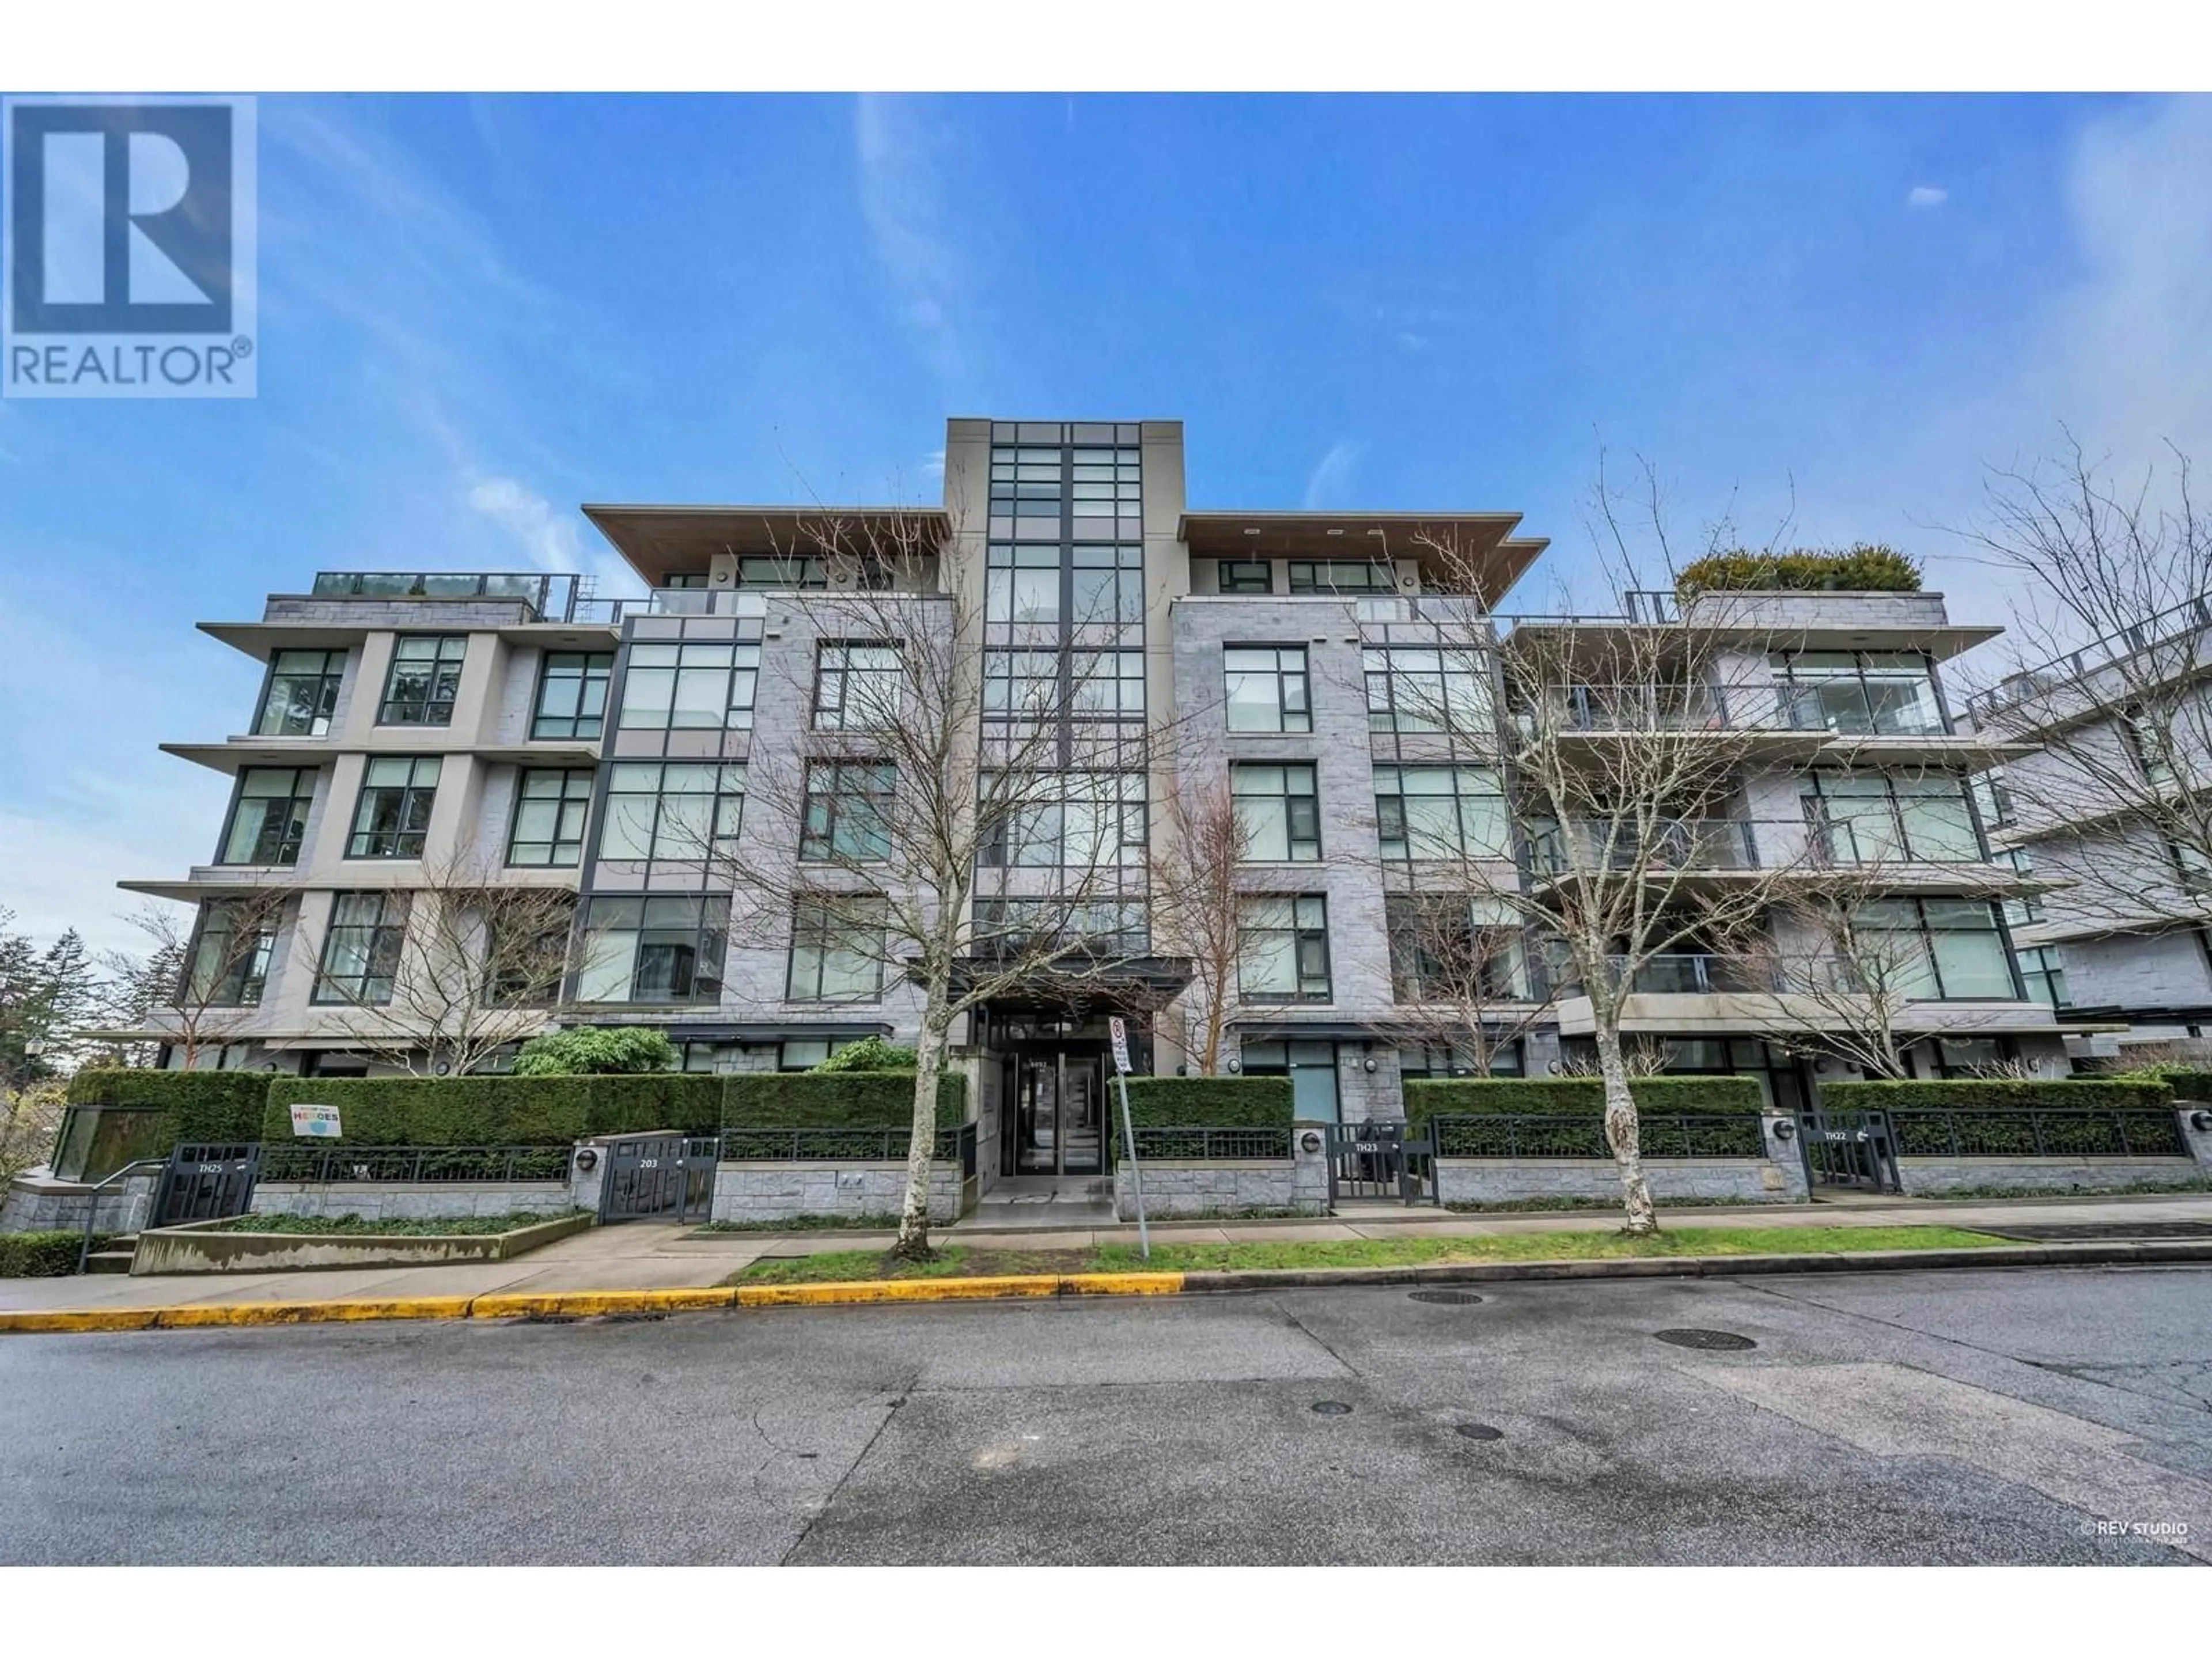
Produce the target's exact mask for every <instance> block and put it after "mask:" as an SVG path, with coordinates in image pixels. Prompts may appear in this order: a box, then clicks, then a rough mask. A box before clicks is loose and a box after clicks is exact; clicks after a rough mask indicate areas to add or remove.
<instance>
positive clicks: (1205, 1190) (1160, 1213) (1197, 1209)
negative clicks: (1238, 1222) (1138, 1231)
mask: <svg viewBox="0 0 2212 1659" xmlns="http://www.w3.org/2000/svg"><path fill="white" fill-rule="evenodd" d="M1297 1169H1298V1166H1297V1164H1296V1163H1294V1162H1293V1161H1292V1160H1291V1159H1289V1158H1250V1159H1226V1158H1225V1159H1222V1160H1220V1161H1218V1162H1215V1163H1210V1164H1200V1163H1196V1162H1185V1161H1183V1160H1182V1159H1168V1158H1146V1160H1145V1170H1144V1174H1145V1215H1146V1218H1147V1219H1150V1220H1153V1221H1161V1220H1167V1219H1171V1218H1174V1217H1176V1216H1212V1215H1219V1216H1228V1215H1236V1214H1238V1213H1239V1212H1243V1211H1247V1210H1296V1211H1297V1212H1299V1213H1301V1214H1304V1215H1326V1214H1327V1213H1328V1186H1327V1184H1326V1182H1327V1176H1326V1175H1324V1176H1323V1185H1322V1188H1321V1190H1320V1191H1319V1192H1318V1193H1315V1192H1314V1191H1313V1190H1312V1189H1311V1188H1305V1189H1304V1190H1303V1191H1302V1190H1301V1188H1300V1187H1299V1184H1298V1182H1297ZM1114 1213H1115V1215H1116V1216H1118V1217H1119V1218H1121V1220H1123V1221H1134V1220H1135V1219H1136V1218H1137V1191H1136V1185H1135V1183H1134V1182H1133V1180H1132V1179H1131V1177H1130V1172H1129V1166H1128V1165H1127V1164H1116V1165H1115V1168H1114Z"/></svg>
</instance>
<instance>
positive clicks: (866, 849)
mask: <svg viewBox="0 0 2212 1659" xmlns="http://www.w3.org/2000/svg"><path fill="white" fill-rule="evenodd" d="M897 781H898V769H897V768H896V767H895V766H890V765H887V764H884V763H880V762H876V761H810V762H809V763H807V767H806V809H805V821H804V823H802V824H801V826H800V829H799V857H800V859H801V860H805V861H806V862H808V863H811V864H824V863H832V862H835V863H860V864H870V863H881V862H882V861H883V860H885V859H888V858H889V857H890V855H891V842H890V805H891V791H892V790H893V788H894V787H896V784H897Z"/></svg>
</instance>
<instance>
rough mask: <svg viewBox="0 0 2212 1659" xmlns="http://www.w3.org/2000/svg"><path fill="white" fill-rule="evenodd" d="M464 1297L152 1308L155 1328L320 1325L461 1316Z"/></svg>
mask: <svg viewBox="0 0 2212 1659" xmlns="http://www.w3.org/2000/svg"><path fill="white" fill-rule="evenodd" d="M468 1310H469V1298H468V1297H465V1296H418V1297H403V1298H400V1299H398V1300H397V1301H392V1302H226V1303H212V1304H204V1305H201V1306H191V1307H182V1308H157V1309H155V1310H153V1311H154V1320H153V1323H154V1325H155V1328H157V1329H160V1330H165V1331H176V1330H191V1329H195V1328H205V1327H207V1326H210V1325H216V1326H225V1325H319V1324H324V1323H325V1322H331V1321H337V1320H356V1319H460V1318H463V1317H465V1316H466V1315H467V1313H468Z"/></svg>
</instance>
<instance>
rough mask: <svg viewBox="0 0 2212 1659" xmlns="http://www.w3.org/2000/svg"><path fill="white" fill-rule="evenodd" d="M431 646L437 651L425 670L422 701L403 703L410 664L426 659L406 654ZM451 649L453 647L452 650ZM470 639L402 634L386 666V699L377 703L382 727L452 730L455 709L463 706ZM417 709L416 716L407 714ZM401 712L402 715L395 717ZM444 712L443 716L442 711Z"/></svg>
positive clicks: (396, 641) (407, 700) (437, 635)
mask: <svg viewBox="0 0 2212 1659" xmlns="http://www.w3.org/2000/svg"><path fill="white" fill-rule="evenodd" d="M418 644H428V645H430V646H431V647H434V649H433V650H432V653H431V654H430V656H429V657H428V659H427V664H428V665H427V667H424V668H422V676H423V685H422V694H421V696H419V697H412V698H406V699H403V698H402V696H401V695H400V690H399V684H400V675H401V672H402V671H403V670H404V669H406V668H407V667H408V666H409V665H410V663H416V664H418V665H419V664H420V663H421V662H422V660H423V659H410V658H409V657H407V656H405V655H404V652H405V650H406V648H407V647H409V646H410V645H418ZM449 647H452V648H451V649H449ZM468 658H469V636H468V635H466V634H400V635H395V636H394V638H393V639H392V660H391V661H390V662H388V663H386V665H385V670H384V695H383V696H381V697H380V698H378V699H377V703H376V723H377V724H378V725H379V726H451V725H452V724H453V709H454V708H455V706H456V705H457V704H458V703H459V702H460V695H461V673H462V671H463V670H464V669H465V667H466V666H467V664H468ZM408 708H415V709H416V711H417V712H416V713H415V714H408V713H407V712H405V711H406V710H407V709H408ZM395 710H398V711H399V712H398V713H395V712H394V711H395ZM441 710H442V711H443V712H442V713H440V712H439V711H441Z"/></svg>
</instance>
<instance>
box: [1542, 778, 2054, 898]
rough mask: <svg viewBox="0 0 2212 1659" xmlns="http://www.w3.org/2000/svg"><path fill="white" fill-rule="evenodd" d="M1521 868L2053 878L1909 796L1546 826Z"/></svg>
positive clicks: (1903, 883)
mask: <svg viewBox="0 0 2212 1659" xmlns="http://www.w3.org/2000/svg"><path fill="white" fill-rule="evenodd" d="M1875 799H1876V801H1877V803H1878V804H1880V798H1878V797H1877V798H1875ZM1623 842H1627V843H1628V844H1626V845H1624V844H1623ZM1528 865H1529V870H1530V872H1531V874H1532V875H1533V876H1534V878H1536V879H1537V881H1538V882H1539V883H1540V884H1555V883H1558V882H1559V881H1562V880H1565V879H1571V878H1577V877H1579V878H1585V879H1587V878H1593V877H1597V876H1601V875H1607V874H1623V873H1627V872H1633V871H1636V870H1638V869H1641V870H1643V871H1644V872H1645V873H1646V874H1647V875H1649V876H1650V877H1653V878H1667V879H1673V878H1678V877H1683V876H1697V877H1705V876H1711V877H1713V878H1717V879H1726V878H1729V877H1730V876H1732V875H1741V874H1748V873H1752V872H1765V873H1768V874H1778V873H1784V872H1788V873H1793V874H1802V875H1805V876H1808V877H1810V878H1819V877H1821V876H1842V875H1849V874H1854V873H1856V874H1857V876H1858V878H1860V879H1862V880H1866V879H1868V878H1874V877H1877V876H1878V877H1880V878H1881V881H1882V883H1883V884H1885V885H1887V884H1894V885H1895V887H1896V888H1897V889H1898V890H1899V891H1900V892H1928V891H1949V890H1955V891H1960V892H1974V893H1981V892H1990V891H1992V890H2002V891H2003V892H2005V893H2007V894H2008V895H2013V896H2024V895H2027V894H2030V893H2033V892H2038V891H2045V890H2049V889H2051V888H2052V887H2054V886H2056V885H2058V884H2057V883H2056V882H2052V881H2050V880H2039V879H2038V878H2035V877H2034V876H2033V874H2032V873H2030V872H2027V871H2025V870H2022V869H2021V868H2019V867H2018V865H2017V861H2016V860H2013V859H2012V858H2010V857H2009V856H2008V855H2003V854H2000V855H1998V856H1996V857H1995V858H1985V857H1984V855H1983V853H1982V850H1981V843H1980V841H1979V839H1978V837H1977V836H1975V834H1974V829H1973V825H1972V823H1971V822H1969V821H1968V820H1966V818H1965V817H1964V816H1963V813H1961V814H1960V815H1958V816H1950V815H1947V814H1944V813H1942V812H1940V811H1926V810H1918V811H1916V810H1913V807H1912V804H1911V801H1910V799H1909V798H1906V799H1905V811H1903V812H1901V813H1900V814H1899V815H1897V816H1891V815H1890V814H1889V813H1887V811H1873V812H1866V813H1859V814H1855V815H1854V814H1846V813H1844V812H1840V811H1835V810H1832V809H1831V810H1829V811H1814V812H1811V813H1809V814H1808V816H1806V817H1795V818H1721V817H1705V818H1680V819H1676V820H1674V821H1673V822H1671V823H1660V824H1657V825H1656V826H1653V828H1652V829H1650V830H1644V829H1637V828H1635V827H1634V826H1632V825H1631V824H1628V823H1618V824H1616V823H1607V822H1604V821H1593V822H1589V823H1571V824H1568V825H1566V826H1565V828H1564V829H1563V828H1562V827H1561V826H1559V825H1558V824H1555V823H1547V824H1542V825H1540V826H1538V827H1537V828H1535V829H1533V830H1532V831H1531V833H1530V836H1529V846H1528Z"/></svg>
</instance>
